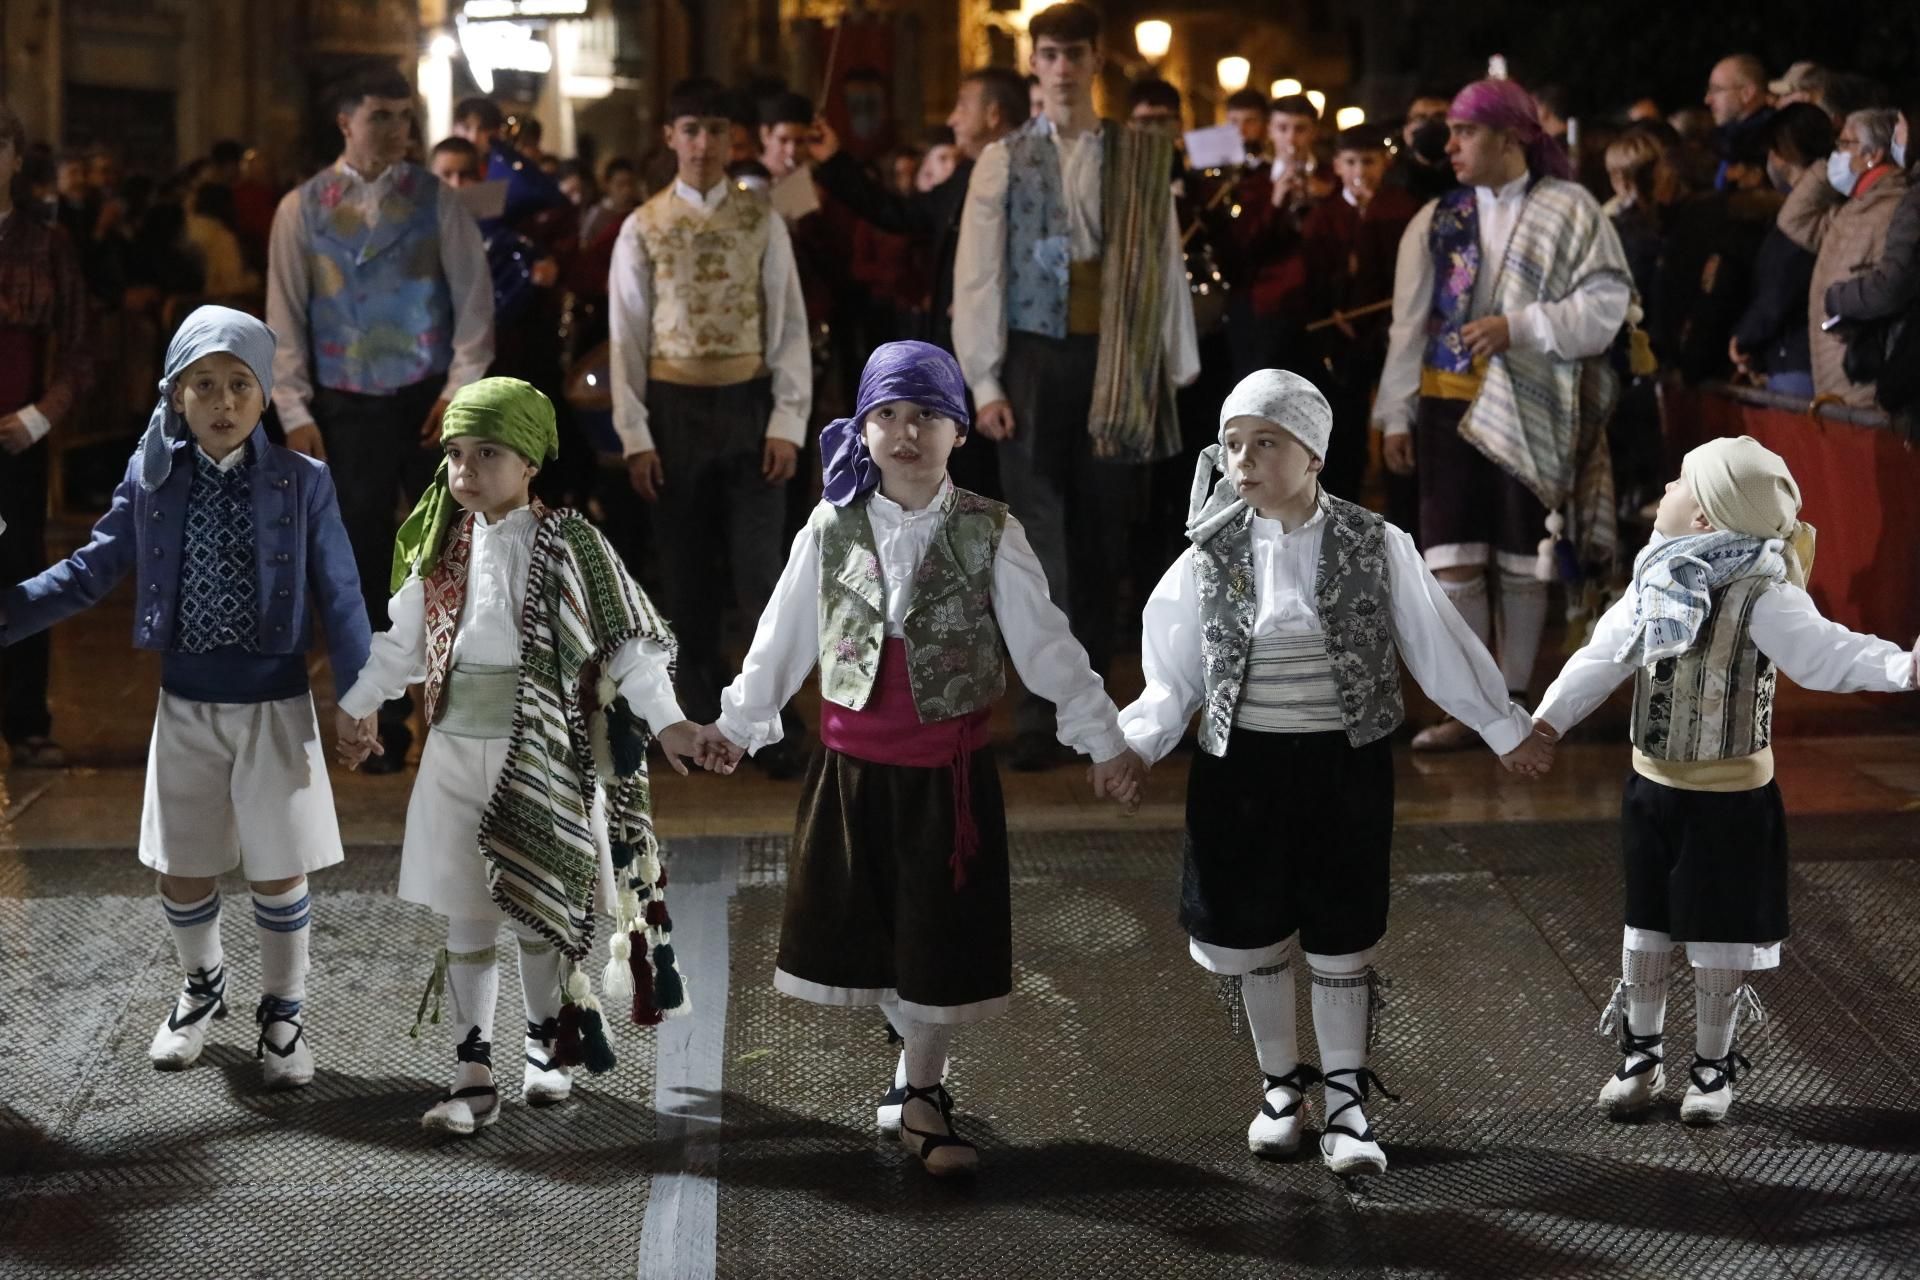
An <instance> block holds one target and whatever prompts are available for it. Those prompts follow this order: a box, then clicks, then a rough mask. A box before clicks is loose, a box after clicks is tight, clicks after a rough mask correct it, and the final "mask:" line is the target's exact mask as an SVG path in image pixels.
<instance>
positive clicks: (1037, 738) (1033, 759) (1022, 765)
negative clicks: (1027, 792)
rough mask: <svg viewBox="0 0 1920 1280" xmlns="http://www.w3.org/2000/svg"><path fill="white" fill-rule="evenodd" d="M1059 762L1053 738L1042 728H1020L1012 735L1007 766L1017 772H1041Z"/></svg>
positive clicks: (1058, 753)
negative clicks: (1011, 745) (1011, 747)
mask: <svg viewBox="0 0 1920 1280" xmlns="http://www.w3.org/2000/svg"><path fill="white" fill-rule="evenodd" d="M1059 762H1060V752H1059V750H1058V748H1056V747H1055V745H1054V741H1053V738H1052V737H1051V736H1050V735H1049V734H1047V733H1046V732H1045V731H1044V730H1040V729H1022V730H1021V731H1020V732H1019V733H1016V734H1015V735H1013V749H1012V750H1011V751H1009V752H1007V767H1008V768H1010V769H1012V770H1014V771H1015V772H1017V773H1042V772H1044V771H1046V770H1048V769H1051V768H1053V766H1054V765H1056V764H1058V763H1059Z"/></svg>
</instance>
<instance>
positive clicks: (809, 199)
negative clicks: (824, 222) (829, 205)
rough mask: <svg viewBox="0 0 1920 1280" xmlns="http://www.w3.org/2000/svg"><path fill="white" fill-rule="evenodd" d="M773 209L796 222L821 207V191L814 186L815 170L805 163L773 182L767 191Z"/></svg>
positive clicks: (789, 220)
mask: <svg viewBox="0 0 1920 1280" xmlns="http://www.w3.org/2000/svg"><path fill="white" fill-rule="evenodd" d="M767 195H768V197H769V198H770V199H771V200H772V201H773V211H774V212H775V213H777V214H779V215H780V216H781V217H783V218H785V219H786V220H787V221H788V222H794V221H796V220H798V219H800V218H804V217H806V216H807V215H808V214H810V213H812V212H813V211H814V210H816V209H818V208H819V207H820V193H819V192H818V191H816V190H815V189H814V186H813V171H812V170H811V169H809V168H807V167H806V166H805V165H802V166H800V167H799V168H798V169H795V170H794V171H793V172H792V173H790V174H788V175H787V176H786V177H784V178H782V179H780V181H778V182H776V183H774V184H773V188H772V190H770V191H769V192H768V193H767Z"/></svg>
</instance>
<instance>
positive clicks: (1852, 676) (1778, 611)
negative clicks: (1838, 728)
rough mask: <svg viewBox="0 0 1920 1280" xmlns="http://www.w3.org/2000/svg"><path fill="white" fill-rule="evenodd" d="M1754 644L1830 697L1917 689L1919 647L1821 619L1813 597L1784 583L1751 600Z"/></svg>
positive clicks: (1794, 676)
mask: <svg viewBox="0 0 1920 1280" xmlns="http://www.w3.org/2000/svg"><path fill="white" fill-rule="evenodd" d="M1749 625H1750V627H1751V634H1752V636H1753V642H1754V644H1755V645H1757V646H1759V649H1760V652H1762V653H1764V654H1766V655H1767V656H1768V657H1769V658H1771V659H1773V662H1774V665H1775V666H1777V667H1779V668H1780V671H1781V673H1782V674H1784V675H1785V676H1786V677H1787V679H1789V680H1791V681H1793V682H1794V683H1795V684H1797V685H1799V686H1800V687H1801V688H1802V689H1818V690H1821V691H1823V692H1826V693H1854V692H1857V691H1861V690H1871V691H1874V692H1878V693H1905V692H1907V691H1909V690H1911V689H1913V688H1914V675H1915V672H1914V664H1915V661H1916V657H1915V655H1916V653H1920V644H1916V645H1915V648H1914V650H1911V651H1910V650H1908V649H1907V648H1905V647H1904V646H1902V645H1899V644H1895V643H1894V642H1893V641H1891V640H1882V639H1881V638H1880V637H1879V636H1869V635H1862V634H1861V633H1860V632H1858V631H1852V630H1849V629H1848V628H1846V627H1843V626H1841V625H1840V624H1839V623H1837V622H1834V621H1832V620H1831V619H1829V618H1825V617H1823V616H1821V613H1820V607H1819V606H1818V605H1816V604H1815V603H1814V602H1813V597H1812V596H1810V595H1808V594H1807V593H1806V592H1805V591H1803V590H1801V589H1800V588H1799V587H1796V586H1793V585H1791V584H1789V583H1784V582H1783V583H1780V584H1779V585H1777V586H1775V587H1773V588H1771V589H1770V590H1767V591H1763V592H1761V594H1760V597H1759V599H1757V600H1755V601H1754V602H1753V614H1752V617H1751V619H1750V623H1749Z"/></svg>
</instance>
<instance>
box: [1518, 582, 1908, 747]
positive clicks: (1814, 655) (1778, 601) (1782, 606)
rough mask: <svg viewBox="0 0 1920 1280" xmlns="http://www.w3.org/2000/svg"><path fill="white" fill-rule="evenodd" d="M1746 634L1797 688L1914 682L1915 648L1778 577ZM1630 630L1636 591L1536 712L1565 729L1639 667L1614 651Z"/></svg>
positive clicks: (1610, 614)
mask: <svg viewBox="0 0 1920 1280" xmlns="http://www.w3.org/2000/svg"><path fill="white" fill-rule="evenodd" d="M1747 626H1748V631H1747V634H1748V635H1749V636H1751V637H1752V638H1753V643H1754V645H1755V646H1756V647H1757V648H1758V649H1759V650H1760V652H1762V653H1764V654H1766V655H1767V657H1768V658H1770V659H1772V660H1773V664H1774V666H1776V667H1778V668H1779V669H1780V672H1781V674H1782V675H1785V676H1786V677H1787V678H1788V679H1789V680H1791V681H1793V682H1794V683H1795V684H1797V685H1799V686H1800V687H1801V688H1802V689H1819V690H1823V691H1826V692H1829V693H1852V692H1854V691H1856V690H1861V689H1869V690H1874V691H1876V692H1880V693H1904V692H1906V691H1907V690H1909V689H1912V688H1913V687H1914V670H1913V665H1914V664H1913V654H1912V653H1911V652H1909V651H1908V650H1907V649H1905V648H1903V647H1902V646H1900V645H1897V644H1895V643H1894V642H1893V641H1891V640H1882V639H1881V638H1880V637H1878V636H1864V635H1861V634H1860V633H1859V632H1857V631H1849V630H1848V629H1847V628H1846V627H1843V626H1841V625H1840V624H1839V623H1837V622H1833V621H1830V620H1828V619H1826V618H1823V617H1821V616H1820V608H1819V606H1818V605H1816V604H1814V602H1813V597H1812V596H1810V595H1808V594H1807V593H1806V592H1805V591H1803V590H1801V589H1800V588H1799V587H1796V586H1792V585H1790V584H1788V583H1785V582H1781V583H1776V584H1774V585H1773V586H1772V587H1769V588H1768V589H1767V590H1765V591H1763V592H1761V593H1760V595H1759V597H1758V598H1757V599H1755V600H1754V602H1753V612H1752V613H1751V614H1750V615H1749V617H1748V621H1747ZM1632 634H1633V593H1632V592H1631V591H1629V592H1628V593H1627V594H1626V595H1624V596H1622V597H1621V598H1620V599H1619V600H1616V601H1615V602H1614V604H1613V607H1612V608H1611V609H1608V610H1607V611H1606V612H1605V613H1603V614H1601V615H1600V621H1599V622H1597V623H1595V624H1594V628H1593V638H1592V639H1590V640H1588V641H1587V643H1586V644H1584V645H1582V646H1581V647H1580V650H1579V652H1577V653H1575V654H1574V655H1573V656H1572V657H1571V658H1568V659H1567V665H1566V666H1565V667H1563V668H1561V670H1560V674H1559V676H1558V677H1557V678H1556V679H1555V680H1554V682H1553V684H1552V685H1551V686H1550V687H1549V688H1548V689H1547V696H1546V697H1544V698H1542V699H1541V700H1540V706H1539V709H1538V710H1537V711H1535V712H1534V714H1535V716H1537V717H1538V718H1539V719H1541V720H1544V721H1546V722H1547V723H1548V724H1550V725H1552V726H1553V727H1554V729H1555V730H1556V731H1557V732H1559V733H1565V732H1566V731H1567V730H1569V729H1571V728H1572V727H1573V726H1574V725H1576V724H1579V723H1580V722H1581V721H1582V720H1584V719H1586V718H1587V716H1588V715H1589V714H1590V713H1591V712H1592V711H1593V709H1594V708H1595V707H1598V706H1599V705H1600V704H1601V703H1603V702H1605V701H1606V700H1607V696H1608V695H1609V694H1611V693H1612V692H1613V691H1614V690H1615V689H1617V688H1619V687H1620V684H1621V682H1622V681H1624V680H1626V679H1627V678H1628V677H1629V676H1631V675H1633V673H1634V672H1635V671H1637V670H1639V668H1638V667H1636V666H1633V665H1632V664H1629V663H1624V662H1615V661H1614V660H1613V655H1614V654H1616V653H1618V652H1620V646H1622V645H1624V644H1625V643H1626V642H1627V637H1628V636H1630V635H1632Z"/></svg>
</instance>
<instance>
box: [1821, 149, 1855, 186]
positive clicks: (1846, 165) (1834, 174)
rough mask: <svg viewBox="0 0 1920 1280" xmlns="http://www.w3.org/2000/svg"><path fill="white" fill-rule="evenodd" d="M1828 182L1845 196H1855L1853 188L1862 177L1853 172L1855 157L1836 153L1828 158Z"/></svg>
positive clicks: (1842, 152)
mask: <svg viewBox="0 0 1920 1280" xmlns="http://www.w3.org/2000/svg"><path fill="white" fill-rule="evenodd" d="M1827 181H1828V182H1829V183H1830V184H1832V186H1833V189H1834V190H1835V191H1838V192H1839V193H1840V194H1841V195H1843V196H1850V195H1852V194H1853V188H1854V185H1855V184H1856V183H1858V182H1859V181H1860V175H1859V174H1857V173H1855V172H1854V171H1853V156H1852V155H1851V154H1849V153H1848V152H1845V151H1835V152H1834V153H1833V154H1832V155H1830V156H1828V157H1827Z"/></svg>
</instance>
